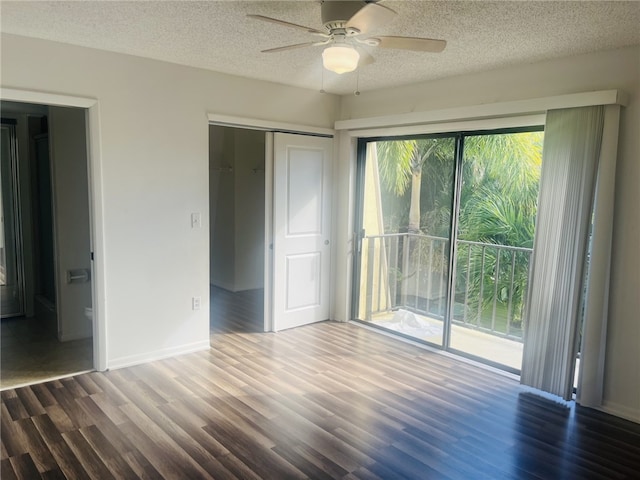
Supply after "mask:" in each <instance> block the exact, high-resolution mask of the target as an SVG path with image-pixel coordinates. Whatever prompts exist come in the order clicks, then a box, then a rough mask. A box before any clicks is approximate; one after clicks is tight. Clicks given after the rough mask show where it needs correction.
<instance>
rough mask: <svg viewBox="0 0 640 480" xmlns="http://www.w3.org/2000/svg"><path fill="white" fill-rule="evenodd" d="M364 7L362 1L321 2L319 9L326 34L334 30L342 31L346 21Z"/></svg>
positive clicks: (326, 0)
mask: <svg viewBox="0 0 640 480" xmlns="http://www.w3.org/2000/svg"><path fill="white" fill-rule="evenodd" d="M365 5H366V3H365V2H363V1H344V2H343V1H332V0H325V1H323V2H322V5H321V7H320V9H321V15H322V23H323V25H324V28H326V29H327V31H328V32H331V31H332V30H336V29H344V28H345V26H346V24H347V21H349V19H350V18H351V17H353V16H354V15H355V14H356V12H358V11H359V10H360V9H361V8H362V7H364V6H365ZM347 33H349V32H347ZM354 33H356V32H354ZM354 33H352V34H354Z"/></svg>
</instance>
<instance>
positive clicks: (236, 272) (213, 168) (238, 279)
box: [209, 125, 265, 332]
mask: <svg viewBox="0 0 640 480" xmlns="http://www.w3.org/2000/svg"><path fill="white" fill-rule="evenodd" d="M209 202H210V205H209V212H210V219H209V226H210V239H211V240H210V245H211V246H210V248H211V253H210V259H211V268H210V272H211V273H210V275H211V278H210V284H211V302H210V305H211V316H210V319H211V320H210V328H211V331H212V332H225V331H227V332H228V331H234V332H238V331H240V332H262V331H264V286H265V285H264V277H265V267H264V265H265V253H264V252H265V132H264V131H260V130H250V129H242V128H235V127H226V126H219V125H209Z"/></svg>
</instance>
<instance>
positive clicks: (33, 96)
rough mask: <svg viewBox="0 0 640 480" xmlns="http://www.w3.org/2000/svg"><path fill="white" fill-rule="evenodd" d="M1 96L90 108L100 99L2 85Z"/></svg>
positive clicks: (59, 105)
mask: <svg viewBox="0 0 640 480" xmlns="http://www.w3.org/2000/svg"><path fill="white" fill-rule="evenodd" d="M0 98H2V100H9V101H13V102H26V103H37V104H40V105H54V106H58V107H79V108H90V107H92V106H94V105H95V104H96V103H98V100H97V99H95V98H86V97H73V96H71V95H60V94H57V93H47V92H37V91H31V90H18V89H15V88H6V87H0Z"/></svg>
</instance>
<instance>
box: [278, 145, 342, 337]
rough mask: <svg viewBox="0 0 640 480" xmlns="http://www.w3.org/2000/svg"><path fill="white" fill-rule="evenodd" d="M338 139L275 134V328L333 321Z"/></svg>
mask: <svg viewBox="0 0 640 480" xmlns="http://www.w3.org/2000/svg"><path fill="white" fill-rule="evenodd" d="M332 151H333V139H332V138H323V137H313V136H306V135H292V134H285V133H276V134H274V193H273V226H274V231H273V239H274V245H273V260H274V265H273V269H274V277H273V281H274V284H273V329H274V330H276V331H277V330H283V329H286V328H292V327H298V326H301V325H306V324H309V323H313V322H319V321H322V320H328V319H329V298H330V295H329V288H330V283H329V276H330V265H331V262H330V251H331V248H330V244H329V241H330V238H331V231H330V228H331V189H330V179H331V157H332Z"/></svg>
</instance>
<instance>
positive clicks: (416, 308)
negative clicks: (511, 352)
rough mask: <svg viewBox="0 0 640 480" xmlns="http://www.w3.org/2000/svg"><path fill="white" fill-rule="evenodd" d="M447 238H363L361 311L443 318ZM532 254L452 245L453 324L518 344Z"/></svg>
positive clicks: (402, 235)
mask: <svg viewBox="0 0 640 480" xmlns="http://www.w3.org/2000/svg"><path fill="white" fill-rule="evenodd" d="M449 251H450V248H449V239H447V238H443V237H434V236H429V235H421V234H413V233H397V234H387V235H376V236H368V237H365V238H364V239H363V257H362V259H363V268H362V282H363V287H364V289H363V290H361V291H363V293H364V298H363V299H362V300H361V303H360V307H361V312H363V313H364V318H365V319H367V320H371V318H372V316H373V315H376V314H380V313H385V312H390V311H394V310H397V309H400V308H402V309H407V310H411V311H413V312H415V313H418V314H421V315H424V316H428V317H430V318H433V319H439V320H444V316H445V314H446V307H447V305H446V302H447V289H448V281H449V280H448V278H449V268H450V267H449ZM531 252H532V250H531V249H529V248H520V247H510V246H506V245H495V244H488V243H480V242H471V241H466V240H457V241H456V261H455V272H454V274H455V279H454V283H453V285H454V289H455V290H454V292H455V293H454V301H453V312H452V317H451V318H452V322H453V323H454V324H457V325H461V326H464V327H468V328H472V329H476V330H482V331H485V332H488V333H491V334H493V335H498V336H502V337H508V338H511V339H514V340H519V341H522V324H523V321H524V318H523V316H524V311H525V309H524V307H525V305H524V303H525V300H526V298H527V288H528V281H527V280H528V272H529V263H530V259H531Z"/></svg>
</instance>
